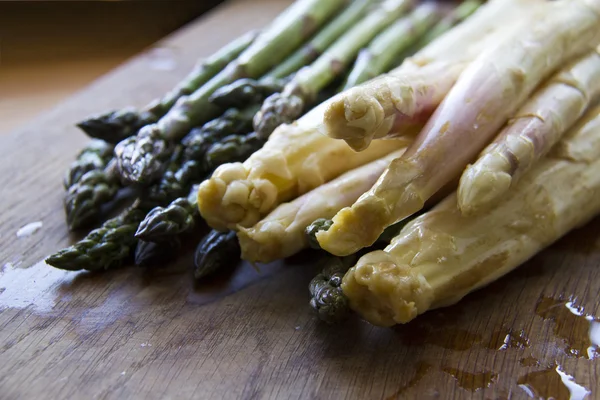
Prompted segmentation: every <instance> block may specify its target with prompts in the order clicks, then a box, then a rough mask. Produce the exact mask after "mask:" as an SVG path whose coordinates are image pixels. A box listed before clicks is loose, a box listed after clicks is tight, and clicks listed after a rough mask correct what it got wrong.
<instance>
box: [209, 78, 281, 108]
mask: <svg viewBox="0 0 600 400" xmlns="http://www.w3.org/2000/svg"><path fill="white" fill-rule="evenodd" d="M286 82H287V80H285V79H275V78H263V79H261V80H255V79H248V78H244V79H238V80H236V81H235V82H233V83H231V84H229V85H225V86H223V87H221V88H219V89H217V90H216V91H215V92H214V93H213V94H212V95H211V96H210V97H209V99H208V100H209V101H210V102H211V103H213V104H215V105H217V106H219V107H221V108H244V107H247V106H248V105H249V104H260V103H262V102H263V101H264V100H265V98H267V96H270V95H271V94H273V93H275V92H279V91H281V90H283V87H284V86H285V83H286Z"/></svg>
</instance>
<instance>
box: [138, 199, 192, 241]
mask: <svg viewBox="0 0 600 400" xmlns="http://www.w3.org/2000/svg"><path fill="white" fill-rule="evenodd" d="M195 209H197V208H196V207H194V206H193V205H191V204H190V202H189V201H188V199H186V198H184V197H181V198H178V199H177V200H175V201H173V202H172V203H171V204H170V205H169V206H168V207H155V208H153V209H152V210H151V211H150V212H149V213H148V215H147V216H146V218H145V219H144V220H143V221H142V222H141V223H140V226H139V227H138V230H137V232H136V233H135V237H137V238H138V239H142V240H144V241H150V242H156V241H161V240H163V238H165V237H171V236H174V235H178V234H180V233H183V232H187V231H189V230H191V229H193V227H194V226H195V223H196V210H195Z"/></svg>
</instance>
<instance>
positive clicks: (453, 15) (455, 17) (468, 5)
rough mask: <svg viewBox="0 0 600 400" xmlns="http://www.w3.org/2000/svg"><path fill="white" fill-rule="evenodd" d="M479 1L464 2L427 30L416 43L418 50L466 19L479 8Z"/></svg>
mask: <svg viewBox="0 0 600 400" xmlns="http://www.w3.org/2000/svg"><path fill="white" fill-rule="evenodd" d="M481 3H482V1H481V0H464V1H462V2H461V3H460V4H459V5H458V6H456V7H455V8H454V9H453V10H452V11H450V12H449V13H448V14H447V15H446V16H445V17H443V18H442V19H441V20H440V21H439V22H438V23H436V24H435V25H434V26H433V28H431V29H429V30H428V31H427V32H426V33H425V35H424V36H423V37H421V38H420V39H419V41H418V42H417V43H418V44H417V46H418V48H421V47H425V45H427V44H429V43H431V42H433V41H434V40H435V39H437V38H438V37H440V36H442V35H443V34H445V33H446V32H448V31H449V30H450V29H452V28H453V27H454V26H455V25H456V24H458V23H460V22H461V21H464V20H465V19H467V18H468V17H469V16H470V15H471V14H473V13H474V12H475V11H477V9H478V8H479V7H480V6H481Z"/></svg>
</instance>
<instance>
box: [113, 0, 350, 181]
mask: <svg viewBox="0 0 600 400" xmlns="http://www.w3.org/2000/svg"><path fill="white" fill-rule="evenodd" d="M345 3H346V0H329V1H325V2H324V1H320V0H297V1H296V2H295V3H294V4H293V5H292V6H291V7H290V8H288V9H287V10H286V11H285V12H284V13H282V14H281V15H280V16H279V17H277V18H276V19H275V21H273V23H272V24H271V26H270V27H269V28H267V29H266V30H265V31H263V32H262V33H261V34H260V35H259V36H258V38H257V39H256V40H255V41H254V42H252V44H251V45H250V46H249V47H248V48H247V49H246V50H245V51H243V52H242V53H241V54H240V56H239V57H237V58H236V59H235V60H234V61H232V62H231V63H229V64H228V65H227V67H225V69H223V70H222V71H221V72H219V73H218V74H217V75H216V76H214V77H213V78H212V79H210V80H209V81H208V82H206V83H205V84H204V85H202V86H201V87H199V88H198V89H197V90H195V91H194V92H193V93H192V94H190V95H187V96H182V97H181V98H179V100H177V102H176V103H175V104H174V105H173V107H172V108H171V109H170V110H169V111H168V112H167V113H166V114H165V115H164V116H163V117H162V118H161V119H159V120H158V121H157V122H156V123H155V124H151V125H146V126H144V127H143V128H142V129H141V130H140V131H139V132H138V134H137V135H136V136H133V137H131V138H129V139H126V140H124V141H122V142H120V143H119V144H118V145H117V147H116V148H115V154H116V156H117V159H118V166H119V170H120V172H121V174H122V176H123V178H124V179H126V180H128V181H131V182H137V183H147V182H152V181H153V180H155V179H156V178H157V177H158V176H159V175H160V173H161V172H162V170H163V163H164V160H165V159H166V157H167V156H168V154H169V152H170V147H171V146H170V143H173V142H176V141H178V140H179V139H180V138H181V137H182V136H184V135H185V134H186V133H188V132H189V130H190V129H191V128H192V127H193V126H194V125H200V124H202V123H204V122H206V121H207V120H209V119H211V118H214V117H215V116H217V115H218V113H219V111H220V109H219V107H217V106H215V105H214V104H212V103H211V102H210V101H209V98H210V96H211V95H212V94H213V93H214V92H215V90H217V89H219V88H220V87H223V86H225V85H227V84H230V83H232V82H234V81H236V80H237V79H240V78H258V77H260V76H261V75H263V74H264V73H266V72H267V71H268V70H269V69H270V68H272V67H273V66H274V65H277V64H278V63H279V62H280V61H281V60H282V59H283V58H284V57H286V56H287V55H288V54H289V53H290V52H292V51H293V50H295V49H296V48H297V47H298V46H299V45H300V44H302V43H303V42H304V41H305V39H306V38H307V37H309V36H310V35H312V33H313V32H314V31H315V30H316V29H317V28H318V27H319V26H321V25H322V24H323V23H324V22H325V21H326V20H327V19H328V18H330V17H331V16H332V15H333V14H335V13H336V12H337V11H338V10H339V9H340V8H342V6H344V4H345Z"/></svg>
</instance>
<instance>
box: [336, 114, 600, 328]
mask: <svg viewBox="0 0 600 400" xmlns="http://www.w3.org/2000/svg"><path fill="white" fill-rule="evenodd" d="M572 132H573V133H574V134H573V135H571V136H570V137H566V138H564V139H563V141H562V142H559V143H560V144H562V145H563V147H562V148H563V149H569V148H577V149H585V152H586V153H587V156H585V157H581V154H580V153H578V152H575V153H570V152H567V153H564V154H562V155H561V156H560V157H555V156H553V154H552V153H551V154H550V155H548V156H547V157H545V158H543V159H542V160H540V161H539V162H538V163H537V164H536V165H535V166H534V167H533V169H531V170H530V171H529V172H527V174H525V175H524V176H523V178H522V179H521V180H520V181H519V182H518V183H517V184H516V185H515V186H514V187H513V188H511V190H510V191H509V193H508V194H507V196H505V197H504V198H503V199H502V200H501V201H500V202H499V203H498V205H497V206H496V207H494V208H491V209H488V210H486V211H484V212H483V213H482V214H480V215H476V216H473V215H472V216H464V215H462V213H461V212H460V210H459V208H458V206H457V200H456V194H453V195H451V196H449V197H448V198H446V199H445V200H444V201H443V202H441V203H440V204H438V205H437V206H436V207H435V208H434V209H433V210H431V211H429V212H427V213H425V214H423V215H422V216H420V217H418V218H417V219H415V220H414V221H412V222H410V223H409V224H408V225H407V226H406V227H404V229H402V231H401V232H400V234H399V235H398V236H396V237H395V238H394V239H393V240H392V243H391V244H390V245H389V246H388V247H386V248H385V249H384V250H383V251H375V252H371V253H368V254H366V255H365V256H363V257H362V258H361V259H360V260H359V261H358V262H357V264H356V265H355V266H354V267H352V268H351V269H350V270H349V271H348V272H347V273H346V275H345V276H344V278H343V282H342V289H343V292H344V294H345V295H346V296H347V297H348V299H349V303H350V307H351V308H352V309H353V310H355V311H356V312H358V313H359V314H360V315H361V316H362V317H363V318H365V319H366V320H368V321H369V322H371V323H373V324H375V325H381V326H391V325H394V324H404V323H407V322H409V321H411V320H412V319H414V318H415V317H416V316H417V315H419V314H422V313H424V312H426V311H427V310H431V309H434V308H438V307H445V306H448V305H451V304H454V303H456V302H458V301H460V300H461V299H462V298H463V297H464V296H465V295H467V294H468V293H470V292H472V291H474V290H476V289H478V288H481V287H483V286H485V285H487V284H489V283H490V282H492V281H494V280H496V279H498V278H500V277H501V276H503V275H505V274H507V273H508V272H510V271H511V270H513V269H515V268H517V267H518V266H519V265H521V264H522V263H524V262H525V261H526V260H528V259H529V258H531V257H533V256H534V255H535V254H537V253H538V252H539V251H541V250H542V249H544V248H545V247H547V246H549V245H550V244H552V243H553V242H555V241H556V240H558V239H559V238H561V237H562V236H563V235H565V234H566V233H568V232H569V231H571V230H572V229H575V228H577V227H579V226H580V225H582V224H585V223H586V222H588V221H589V220H590V219H592V218H593V217H594V216H595V215H597V214H598V213H600V116H599V115H598V113H597V112H596V113H594V114H590V115H589V116H586V117H585V119H584V121H582V123H581V124H578V125H577V127H576V128H575V129H574V130H573V131H572ZM582 133H583V134H582Z"/></svg>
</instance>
